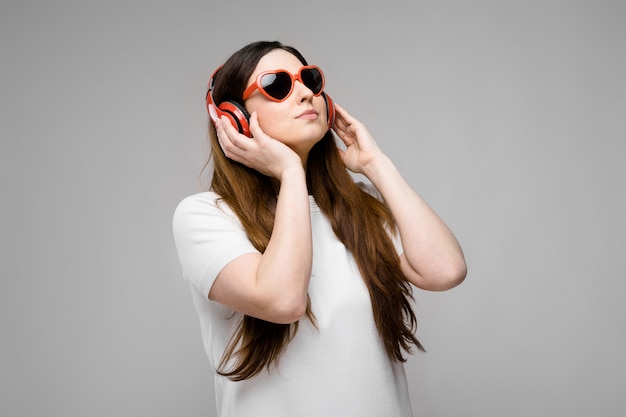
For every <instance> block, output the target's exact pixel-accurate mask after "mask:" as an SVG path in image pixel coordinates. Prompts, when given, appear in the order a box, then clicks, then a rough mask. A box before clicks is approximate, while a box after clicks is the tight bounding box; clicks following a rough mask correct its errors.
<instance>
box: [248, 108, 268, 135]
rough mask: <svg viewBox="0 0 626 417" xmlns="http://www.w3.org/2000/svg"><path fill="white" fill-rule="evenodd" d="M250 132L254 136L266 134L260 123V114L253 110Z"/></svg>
mask: <svg viewBox="0 0 626 417" xmlns="http://www.w3.org/2000/svg"><path fill="white" fill-rule="evenodd" d="M250 133H251V134H252V137H253V138H260V137H261V136H263V135H265V132H263V129H261V125H260V124H259V116H258V114H257V113H256V112H252V115H251V116H250Z"/></svg>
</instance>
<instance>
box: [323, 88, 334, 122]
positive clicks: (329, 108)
mask: <svg viewBox="0 0 626 417" xmlns="http://www.w3.org/2000/svg"><path fill="white" fill-rule="evenodd" d="M322 96H323V97H324V101H325V102H326V120H328V129H331V128H332V127H333V123H334V122H335V102H333V99H332V98H330V96H329V95H328V94H326V93H322Z"/></svg>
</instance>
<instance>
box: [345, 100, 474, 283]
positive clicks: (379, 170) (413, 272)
mask: <svg viewBox="0 0 626 417" xmlns="http://www.w3.org/2000/svg"><path fill="white" fill-rule="evenodd" d="M336 110H337V112H336V120H335V125H334V126H333V128H334V130H335V132H336V133H337V135H338V136H339V138H340V139H341V140H342V141H343V142H344V144H345V145H346V150H345V151H340V152H341V154H342V158H343V161H344V164H345V165H346V167H347V168H348V169H350V170H351V171H353V172H357V173H361V174H363V175H365V176H366V177H367V178H368V179H369V180H370V181H371V182H372V184H373V185H374V186H375V187H376V189H377V190H378V191H379V192H380V194H381V195H382V197H383V199H384V200H385V202H386V203H387V205H388V206H389V209H390V210H391V213H392V214H393V217H394V219H395V221H396V224H397V226H398V230H399V232H400V238H401V240H402V247H403V248H404V253H403V254H402V255H401V256H400V266H401V268H402V271H403V273H404V274H405V276H406V278H407V279H408V280H409V281H410V282H411V283H413V284H414V285H416V286H417V287H419V288H422V289H425V290H432V291H443V290H447V289H450V288H453V287H455V286H457V285H458V284H460V283H461V282H462V281H463V280H464V279H465V275H466V273H467V267H466V264H465V259H464V256H463V251H462V250H461V247H460V246H459V243H458V242H457V240H456V238H455V237H454V235H453V234H452V232H451V231H450V229H449V228H448V227H447V226H446V224H445V223H444V222H443V221H442V220H441V219H440V218H439V216H437V214H436V213H435V212H434V211H433V210H432V209H431V208H430V207H429V206H428V204H426V202H425V201H424V200H423V199H422V198H421V197H420V196H419V195H418V194H417V193H416V192H415V191H414V190H413V189H412V188H411V187H410V186H409V185H408V184H407V182H406V181H405V180H404V178H402V175H400V173H399V172H398V170H397V169H396V167H395V165H394V164H393V162H392V161H391V160H390V159H389V158H388V157H387V156H386V155H384V154H383V153H382V151H381V150H380V149H379V148H378V146H377V145H376V143H375V141H374V139H373V138H372V136H371V135H370V134H369V132H368V131H367V129H366V128H365V126H364V125H363V124H362V123H360V122H359V121H358V120H356V119H354V118H353V117H352V116H350V115H349V114H348V113H347V112H346V111H345V110H344V109H342V108H341V107H340V106H338V105H337V106H336Z"/></svg>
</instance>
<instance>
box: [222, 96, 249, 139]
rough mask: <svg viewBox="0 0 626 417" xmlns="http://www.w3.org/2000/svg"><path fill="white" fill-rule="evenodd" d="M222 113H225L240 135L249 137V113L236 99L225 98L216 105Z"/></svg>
mask: <svg viewBox="0 0 626 417" xmlns="http://www.w3.org/2000/svg"><path fill="white" fill-rule="evenodd" d="M218 109H219V110H221V112H222V114H223V115H225V116H226V117H227V118H228V120H230V123H231V124H232V125H233V127H234V128H235V129H237V131H238V132H239V133H241V134H242V135H246V136H248V137H251V136H252V135H251V133H250V114H248V112H247V110H246V109H245V108H244V107H243V106H242V105H241V104H239V103H237V102H236V101H231V100H227V101H225V102H223V103H221V104H220V105H219V106H218Z"/></svg>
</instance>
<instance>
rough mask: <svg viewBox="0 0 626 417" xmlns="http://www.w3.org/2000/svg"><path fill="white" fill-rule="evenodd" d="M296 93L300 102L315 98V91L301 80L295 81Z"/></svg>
mask: <svg viewBox="0 0 626 417" xmlns="http://www.w3.org/2000/svg"><path fill="white" fill-rule="evenodd" d="M293 88H294V93H296V94H297V95H298V96H297V97H298V101H305V100H310V99H312V98H313V96H314V94H313V91H311V89H310V88H309V87H307V86H306V85H304V83H303V82H302V81H300V80H295V85H294V87H293Z"/></svg>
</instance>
